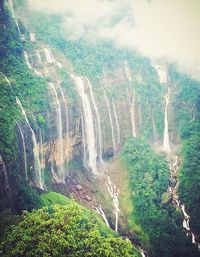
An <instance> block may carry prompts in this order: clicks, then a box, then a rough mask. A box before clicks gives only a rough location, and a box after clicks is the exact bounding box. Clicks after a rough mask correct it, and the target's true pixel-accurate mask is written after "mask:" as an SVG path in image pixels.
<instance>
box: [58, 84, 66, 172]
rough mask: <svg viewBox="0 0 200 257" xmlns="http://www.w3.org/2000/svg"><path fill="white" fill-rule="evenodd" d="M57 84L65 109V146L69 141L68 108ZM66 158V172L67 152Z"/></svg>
mask: <svg viewBox="0 0 200 257" xmlns="http://www.w3.org/2000/svg"><path fill="white" fill-rule="evenodd" d="M57 83H58V88H59V90H60V93H61V97H62V101H63V103H64V108H65V115H66V120H65V126H66V130H65V138H66V142H65V143H66V144H68V139H69V112H68V106H67V101H66V100H65V96H64V93H63V90H62V87H61V86H60V83H59V82H57ZM64 155H65V157H66V163H67V170H68V162H69V151H68V152H67V153H66V154H65V153H64Z"/></svg>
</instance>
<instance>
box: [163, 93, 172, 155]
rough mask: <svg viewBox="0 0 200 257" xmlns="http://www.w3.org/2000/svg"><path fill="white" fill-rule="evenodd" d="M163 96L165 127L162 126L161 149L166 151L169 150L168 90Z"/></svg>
mask: <svg viewBox="0 0 200 257" xmlns="http://www.w3.org/2000/svg"><path fill="white" fill-rule="evenodd" d="M164 98H165V127H164V136H163V149H164V151H165V152H166V153H169V152H170V150H171V149H170V143H169V128H168V105H169V98H170V91H169V90H168V92H167V94H166V95H165V96H164Z"/></svg>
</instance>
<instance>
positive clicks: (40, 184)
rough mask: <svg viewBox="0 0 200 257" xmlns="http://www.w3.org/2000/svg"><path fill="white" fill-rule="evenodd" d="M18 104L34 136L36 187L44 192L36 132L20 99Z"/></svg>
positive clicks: (17, 101)
mask: <svg viewBox="0 0 200 257" xmlns="http://www.w3.org/2000/svg"><path fill="white" fill-rule="evenodd" d="M16 103H17V105H18V106H19V108H20V110H21V112H22V115H23V116H24V119H25V121H26V123H27V125H28V127H29V129H30V131H31V134H32V142H33V156H34V171H35V175H36V177H35V183H36V186H37V187H38V188H40V189H42V190H44V188H45V185H44V181H43V179H42V178H43V176H42V170H41V165H40V157H39V156H40V154H39V146H38V144H37V139H36V135H35V132H34V131H33V129H32V127H31V125H30V123H29V120H28V118H27V115H26V112H25V110H24V108H23V106H22V104H21V101H20V100H19V98H18V97H16Z"/></svg>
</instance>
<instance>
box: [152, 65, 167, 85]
mask: <svg viewBox="0 0 200 257" xmlns="http://www.w3.org/2000/svg"><path fill="white" fill-rule="evenodd" d="M154 68H155V69H156V71H157V74H158V77H159V82H160V84H163V83H168V75H167V71H166V69H165V68H164V67H163V66H162V65H155V66H154Z"/></svg>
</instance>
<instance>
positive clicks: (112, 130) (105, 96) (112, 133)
mask: <svg viewBox="0 0 200 257" xmlns="http://www.w3.org/2000/svg"><path fill="white" fill-rule="evenodd" d="M104 98H105V101H106V106H107V109H108V116H109V120H110V127H111V138H112V147H113V157H115V152H116V141H115V134H114V126H113V120H112V114H111V108H110V103H109V100H108V97H107V95H106V92H105V91H104Z"/></svg>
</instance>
